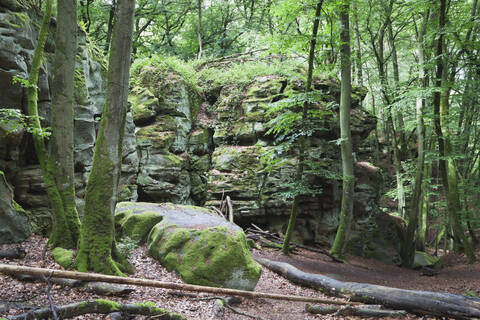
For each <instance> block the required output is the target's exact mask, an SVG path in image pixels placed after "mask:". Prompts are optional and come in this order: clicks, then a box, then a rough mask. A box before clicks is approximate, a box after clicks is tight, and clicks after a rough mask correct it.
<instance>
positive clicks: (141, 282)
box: [0, 263, 356, 305]
mask: <svg viewBox="0 0 480 320" xmlns="http://www.w3.org/2000/svg"><path fill="white" fill-rule="evenodd" d="M0 272H1V273H6V274H30V275H33V276H40V275H44V276H47V277H48V276H49V277H51V278H68V279H78V280H84V281H102V282H108V283H120V284H131V285H136V286H143V287H154V288H164V289H174V290H185V291H193V292H208V293H216V294H221V295H228V296H241V297H247V298H264V299H273V300H286V301H301V302H313V303H324V304H337V305H348V304H356V303H354V302H347V301H340V300H329V299H323V298H317V297H303V296H293V295H283V294H275V293H264V292H253V291H244V290H236V289H227V288H215V287H207V286H198V285H192V284H184V283H174V282H163V281H158V280H150V279H139V278H127V277H118V276H108V275H104V274H98V273H84V272H75V271H64V270H55V269H45V268H35V267H26V266H18V265H8V264H3V263H2V264H0Z"/></svg>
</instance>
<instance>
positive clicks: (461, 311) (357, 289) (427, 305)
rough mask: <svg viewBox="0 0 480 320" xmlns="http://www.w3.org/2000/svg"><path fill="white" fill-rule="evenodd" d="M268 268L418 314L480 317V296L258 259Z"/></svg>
mask: <svg viewBox="0 0 480 320" xmlns="http://www.w3.org/2000/svg"><path fill="white" fill-rule="evenodd" d="M256 260H257V261H258V262H259V263H260V264H262V265H263V266H265V267H267V268H268V269H270V270H272V271H274V272H276V273H278V274H280V275H282V276H284V277H285V278H287V279H288V280H290V281H292V282H294V283H296V284H300V285H304V286H308V287H312V288H314V289H317V290H318V289H321V290H322V291H323V292H325V293H327V294H332V295H339V294H342V295H350V296H351V297H350V300H351V301H361V302H363V303H369V304H381V305H383V306H386V307H389V308H393V309H400V310H406V311H409V312H412V313H415V314H422V315H433V316H440V317H449V318H455V319H472V318H478V317H480V299H479V298H473V297H467V296H462V295H458V294H452V293H446V292H432V291H417V290H405V289H397V288H390V287H385V286H380V285H374V284H366V283H357V282H342V281H338V280H335V279H332V278H329V277H326V276H323V275H320V274H312V273H306V272H303V271H301V270H299V269H297V268H295V267H294V266H292V265H290V264H288V263H285V262H277V261H271V260H268V259H256Z"/></svg>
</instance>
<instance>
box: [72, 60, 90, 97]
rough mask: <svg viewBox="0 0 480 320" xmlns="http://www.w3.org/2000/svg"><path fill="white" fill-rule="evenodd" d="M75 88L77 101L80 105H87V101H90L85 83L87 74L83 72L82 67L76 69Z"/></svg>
mask: <svg viewBox="0 0 480 320" xmlns="http://www.w3.org/2000/svg"><path fill="white" fill-rule="evenodd" d="M74 86H75V92H74V97H75V101H76V102H77V103H78V104H85V103H87V99H88V91H87V84H86V82H85V72H84V71H83V68H82V66H81V65H80V66H79V67H78V68H75V76H74Z"/></svg>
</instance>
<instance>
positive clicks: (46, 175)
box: [27, 0, 78, 248]
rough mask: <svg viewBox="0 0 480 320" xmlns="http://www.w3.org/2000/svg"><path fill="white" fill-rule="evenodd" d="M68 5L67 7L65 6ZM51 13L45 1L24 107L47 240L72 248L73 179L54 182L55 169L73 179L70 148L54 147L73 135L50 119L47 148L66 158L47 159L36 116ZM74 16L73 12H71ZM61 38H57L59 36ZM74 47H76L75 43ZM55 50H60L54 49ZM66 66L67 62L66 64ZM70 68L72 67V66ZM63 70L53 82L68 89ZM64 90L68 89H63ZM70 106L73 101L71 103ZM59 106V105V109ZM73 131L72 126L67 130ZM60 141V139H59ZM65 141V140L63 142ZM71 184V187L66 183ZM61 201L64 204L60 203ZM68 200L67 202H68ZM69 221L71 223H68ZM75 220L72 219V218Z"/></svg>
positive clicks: (75, 231)
mask: <svg viewBox="0 0 480 320" xmlns="http://www.w3.org/2000/svg"><path fill="white" fill-rule="evenodd" d="M63 5H64V3H62V4H60V5H59V7H60V8H62V9H63ZM67 6H68V4H67ZM51 13H52V0H48V1H47V2H46V5H45V13H44V16H43V20H42V24H41V26H40V32H39V35H38V40H37V44H36V46H35V50H34V53H33V58H32V66H31V69H30V74H29V78H28V83H29V85H28V89H27V105H28V114H29V116H30V117H31V119H32V122H31V126H32V127H33V130H32V136H33V144H34V147H35V152H36V154H37V157H38V161H39V163H40V168H41V170H42V176H43V180H44V182H45V188H46V191H47V195H48V200H49V202H50V207H51V209H52V215H53V220H54V222H53V233H52V237H51V244H52V246H63V247H66V248H73V247H75V245H76V239H77V238H78V216H77V215H76V208H75V198H74V197H75V194H74V193H73V194H71V190H72V188H74V185H73V179H72V180H71V181H69V178H68V177H67V178H65V177H59V180H56V179H57V177H56V170H57V168H58V167H60V169H61V170H63V169H65V172H66V171H69V168H71V169H72V172H71V173H70V174H69V176H70V177H72V176H73V145H70V146H68V143H66V144H64V143H62V142H60V143H59V144H58V142H59V141H58V135H59V134H61V133H64V134H66V135H67V136H68V135H70V137H73V132H71V133H65V132H66V131H67V130H68V128H67V127H68V126H65V127H64V124H63V123H62V122H61V121H57V120H58V119H55V117H53V119H52V122H53V123H52V127H53V130H52V131H53V136H52V139H53V143H52V145H51V148H52V149H54V150H56V152H57V154H58V153H59V152H65V153H66V155H65V157H63V156H62V159H61V160H59V159H56V158H55V155H56V154H55V153H54V154H53V156H52V157H50V155H49V154H47V149H46V145H45V141H44V132H43V129H42V126H41V124H40V117H39V115H38V88H37V84H38V74H39V70H40V65H41V61H42V57H43V50H44V46H45V42H46V39H47V31H48V26H49V24H50V16H51ZM75 14H76V13H75ZM60 20H61V21H60V25H62V23H64V22H65V21H64V20H62V19H60ZM59 38H61V35H60V36H59ZM56 41H58V38H56ZM62 45H63V43H62V42H61V41H60V47H61V48H62ZM65 45H66V46H67V47H66V48H65V49H67V50H69V49H71V45H72V43H68V44H67V43H66V44H65ZM75 45H76V44H75ZM57 51H60V49H59V50H57ZM68 54H69V53H67V52H66V55H67V56H68ZM56 58H59V59H60V61H61V62H63V60H62V58H64V57H63V56H61V54H57V55H56ZM68 63H71V62H70V61H68ZM64 67H66V68H67V69H68V68H71V67H72V66H71V65H64ZM73 67H74V65H73ZM63 71H64V70H62V69H61V68H60V67H59V65H58V64H56V65H55V70H54V81H55V83H60V85H62V83H63V82H62V81H61V80H64V81H65V82H64V83H65V84H66V86H68V82H69V79H67V78H65V79H62V77H63V76H64V74H63ZM69 76H72V77H73V72H71V73H70V74H69ZM71 85H73V79H72V81H71ZM66 90H67V91H68V88H66ZM71 90H72V99H73V88H72V89H71ZM57 93H58V91H55V88H54V89H53V99H54V101H52V107H53V108H54V109H53V110H52V114H54V112H55V111H56V108H58V107H61V106H60V105H58V103H60V102H59V101H58V98H59V96H58V94H57ZM69 94H70V93H69V92H67V93H66V96H68V95H69ZM72 103H73V101H72ZM62 107H63V106H62ZM64 116H65V117H68V112H67V114H64ZM64 120H65V122H66V123H68V121H70V120H69V119H67V118H65V119H64ZM71 121H73V114H72V119H71ZM71 129H72V130H73V125H72V127H71ZM61 139H63V138H61ZM65 142H66V140H65ZM64 147H66V148H67V150H64V149H63V148H64ZM69 147H71V148H72V157H71V159H70V158H69V156H68V152H69V151H68V148H69ZM70 160H71V161H72V163H71V165H69V164H68V163H67V162H68V161H70ZM57 161H61V162H59V163H60V166H59V165H58V163H57ZM70 183H71V184H70ZM58 185H61V190H59V188H58ZM64 198H65V202H64ZM70 200H72V201H71V202H69V201H70ZM65 208H68V209H69V211H70V212H69V213H66V212H65ZM70 218H71V220H70ZM75 218H76V219H75Z"/></svg>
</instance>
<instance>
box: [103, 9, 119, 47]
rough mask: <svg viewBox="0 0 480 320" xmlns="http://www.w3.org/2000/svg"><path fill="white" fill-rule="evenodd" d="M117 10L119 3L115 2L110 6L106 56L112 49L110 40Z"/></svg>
mask: <svg viewBox="0 0 480 320" xmlns="http://www.w3.org/2000/svg"><path fill="white" fill-rule="evenodd" d="M116 8H117V1H116V0H113V1H112V3H111V4H110V10H109V14H108V24H107V40H106V42H105V48H104V53H105V55H106V54H107V53H108V49H110V40H111V39H112V30H113V24H114V23H115V21H114V17H115V11H116Z"/></svg>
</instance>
